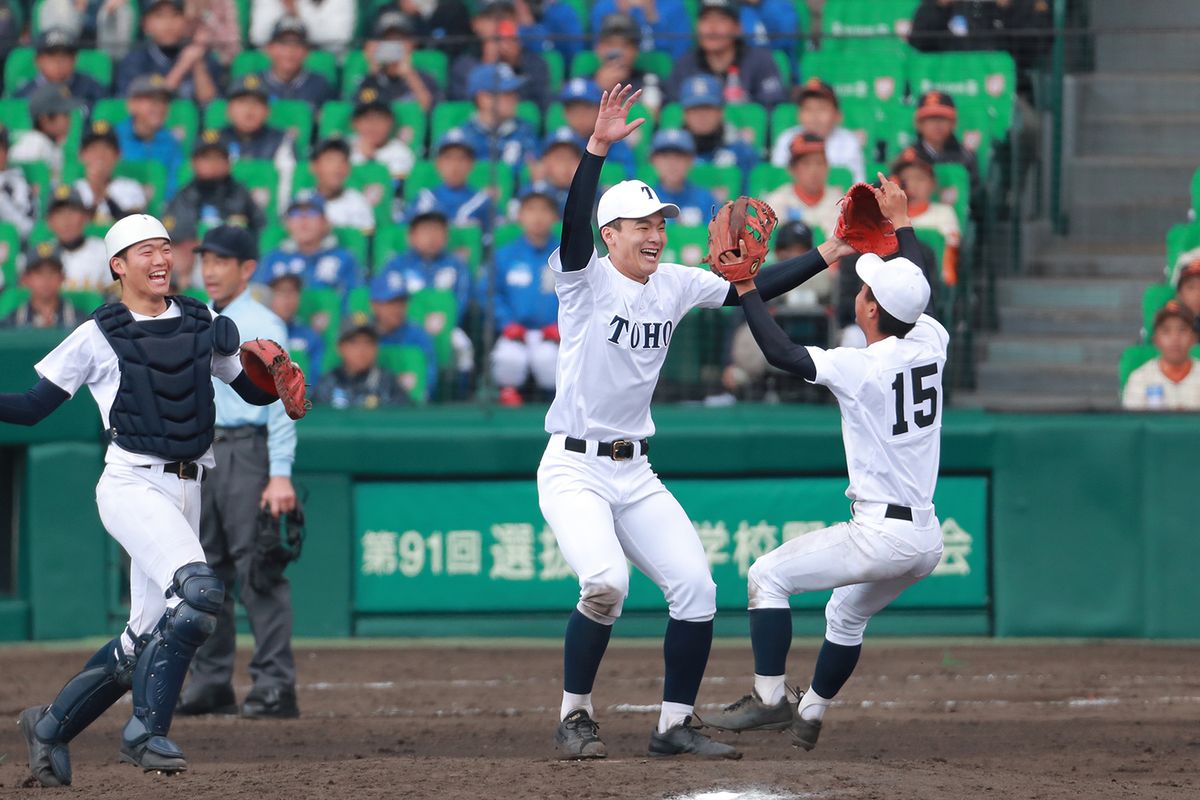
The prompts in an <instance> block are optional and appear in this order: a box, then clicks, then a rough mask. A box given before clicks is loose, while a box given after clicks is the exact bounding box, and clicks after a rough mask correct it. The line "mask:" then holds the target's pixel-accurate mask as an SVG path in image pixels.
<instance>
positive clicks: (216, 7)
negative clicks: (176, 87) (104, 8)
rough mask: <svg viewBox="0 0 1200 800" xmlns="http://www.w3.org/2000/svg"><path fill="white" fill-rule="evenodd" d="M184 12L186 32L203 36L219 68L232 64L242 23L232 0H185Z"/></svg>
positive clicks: (238, 48) (238, 43) (240, 45)
mask: <svg viewBox="0 0 1200 800" xmlns="http://www.w3.org/2000/svg"><path fill="white" fill-rule="evenodd" d="M119 1H120V0H119ZM126 1H127V0H126ZM109 2H111V0H109ZM184 14H186V15H187V18H188V28H189V34H190V35H191V36H192V37H193V38H195V37H196V36H203V37H205V38H206V39H207V40H208V41H209V42H210V43H211V46H212V50H213V54H214V55H216V57H217V61H218V62H220V64H221V66H222V67H228V66H229V65H230V64H232V63H233V59H234V57H235V56H236V55H237V54H238V53H240V52H241V51H242V26H241V22H240V20H239V16H238V6H237V3H236V2H235V0H187V2H186V4H185V6H184ZM202 30H203V31H204V32H203V33H201V31H202Z"/></svg>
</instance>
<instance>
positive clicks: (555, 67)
mask: <svg viewBox="0 0 1200 800" xmlns="http://www.w3.org/2000/svg"><path fill="white" fill-rule="evenodd" d="M539 55H540V56H541V57H542V60H543V61H545V62H546V70H547V71H548V72H549V73H550V96H551V97H554V96H556V95H557V94H558V91H559V89H561V88H562V82H563V76H564V75H565V74H566V71H567V69H566V66H565V65H564V64H563V57H562V53H560V52H558V51H557V50H543V51H542V52H541V53H539Z"/></svg>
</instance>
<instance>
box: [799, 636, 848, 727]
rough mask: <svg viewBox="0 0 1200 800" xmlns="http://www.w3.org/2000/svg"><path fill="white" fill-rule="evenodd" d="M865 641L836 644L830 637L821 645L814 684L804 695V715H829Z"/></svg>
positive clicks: (818, 716) (801, 700)
mask: <svg viewBox="0 0 1200 800" xmlns="http://www.w3.org/2000/svg"><path fill="white" fill-rule="evenodd" d="M861 652H862V645H861V644H855V645H844V644H834V643H833V642H831V641H829V640H828V639H826V640H825V642H824V643H823V644H822V645H821V652H820V653H819V654H818V655H817V665H816V667H815V668H814V669H813V679H812V686H811V687H810V688H809V690H808V691H807V692H805V694H804V697H802V698H801V699H800V716H801V717H803V718H804V719H816V720H819V719H821V718H822V717H823V716H824V715H825V709H826V708H828V706H829V701H830V700H832V699H833V698H834V697H836V696H837V693H838V692H840V691H841V690H842V687H843V686H845V685H846V681H847V680H849V679H850V675H851V674H852V673H853V672H854V668H855V667H856V666H857V665H858V656H859V654H860V653H861Z"/></svg>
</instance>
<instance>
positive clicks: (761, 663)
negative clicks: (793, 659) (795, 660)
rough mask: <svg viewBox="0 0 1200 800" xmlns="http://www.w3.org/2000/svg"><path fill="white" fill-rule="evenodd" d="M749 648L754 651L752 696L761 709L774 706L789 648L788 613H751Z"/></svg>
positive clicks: (781, 689)
mask: <svg viewBox="0 0 1200 800" xmlns="http://www.w3.org/2000/svg"><path fill="white" fill-rule="evenodd" d="M750 646H751V648H753V650H754V693H755V694H757V695H758V698H759V700H761V701H762V702H763V703H764V704H765V705H768V706H775V705H778V704H779V701H780V700H782V699H783V696H784V693H785V687H784V683H785V681H786V679H787V674H786V673H787V655H788V650H790V649H791V647H792V611H791V609H789V608H755V609H751V611H750Z"/></svg>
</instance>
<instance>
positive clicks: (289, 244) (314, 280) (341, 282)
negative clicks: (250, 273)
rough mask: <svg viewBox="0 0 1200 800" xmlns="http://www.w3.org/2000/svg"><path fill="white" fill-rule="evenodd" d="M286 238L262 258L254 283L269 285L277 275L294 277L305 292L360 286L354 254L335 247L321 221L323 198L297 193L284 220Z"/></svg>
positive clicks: (324, 220)
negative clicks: (306, 288)
mask: <svg viewBox="0 0 1200 800" xmlns="http://www.w3.org/2000/svg"><path fill="white" fill-rule="evenodd" d="M284 226H285V227H286V228H287V232H288V238H287V239H285V240H284V241H283V243H282V244H281V245H280V246H279V247H277V248H276V249H274V250H272V251H271V252H269V253H267V254H266V255H265V256H263V260H262V263H260V264H259V265H258V270H257V271H256V272H255V273H254V282H255V283H262V284H269V283H270V282H271V281H272V280H274V279H275V278H277V277H279V276H280V275H298V276H300V279H301V280H302V281H303V282H304V285H305V286H307V287H309V288H322V289H340V290H341V291H343V292H348V291H349V290H351V289H354V288H356V287H358V286H361V285H362V282H363V279H362V268H361V267H360V266H359V263H358V261H357V259H355V257H354V254H353V253H351V252H350V251H349V250H347V249H346V248H344V247H342V246H340V245H339V244H338V243H337V239H336V238H334V237H333V235H332V233H331V228H330V225H329V220H328V219H327V218H326V217H325V198H323V197H321V195H320V194H318V193H317V192H316V191H314V190H312V189H305V190H303V191H300V192H297V193H296V195H295V197H293V198H292V202H291V203H290V204H289V205H288V208H287V214H286V215H285V217H284Z"/></svg>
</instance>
